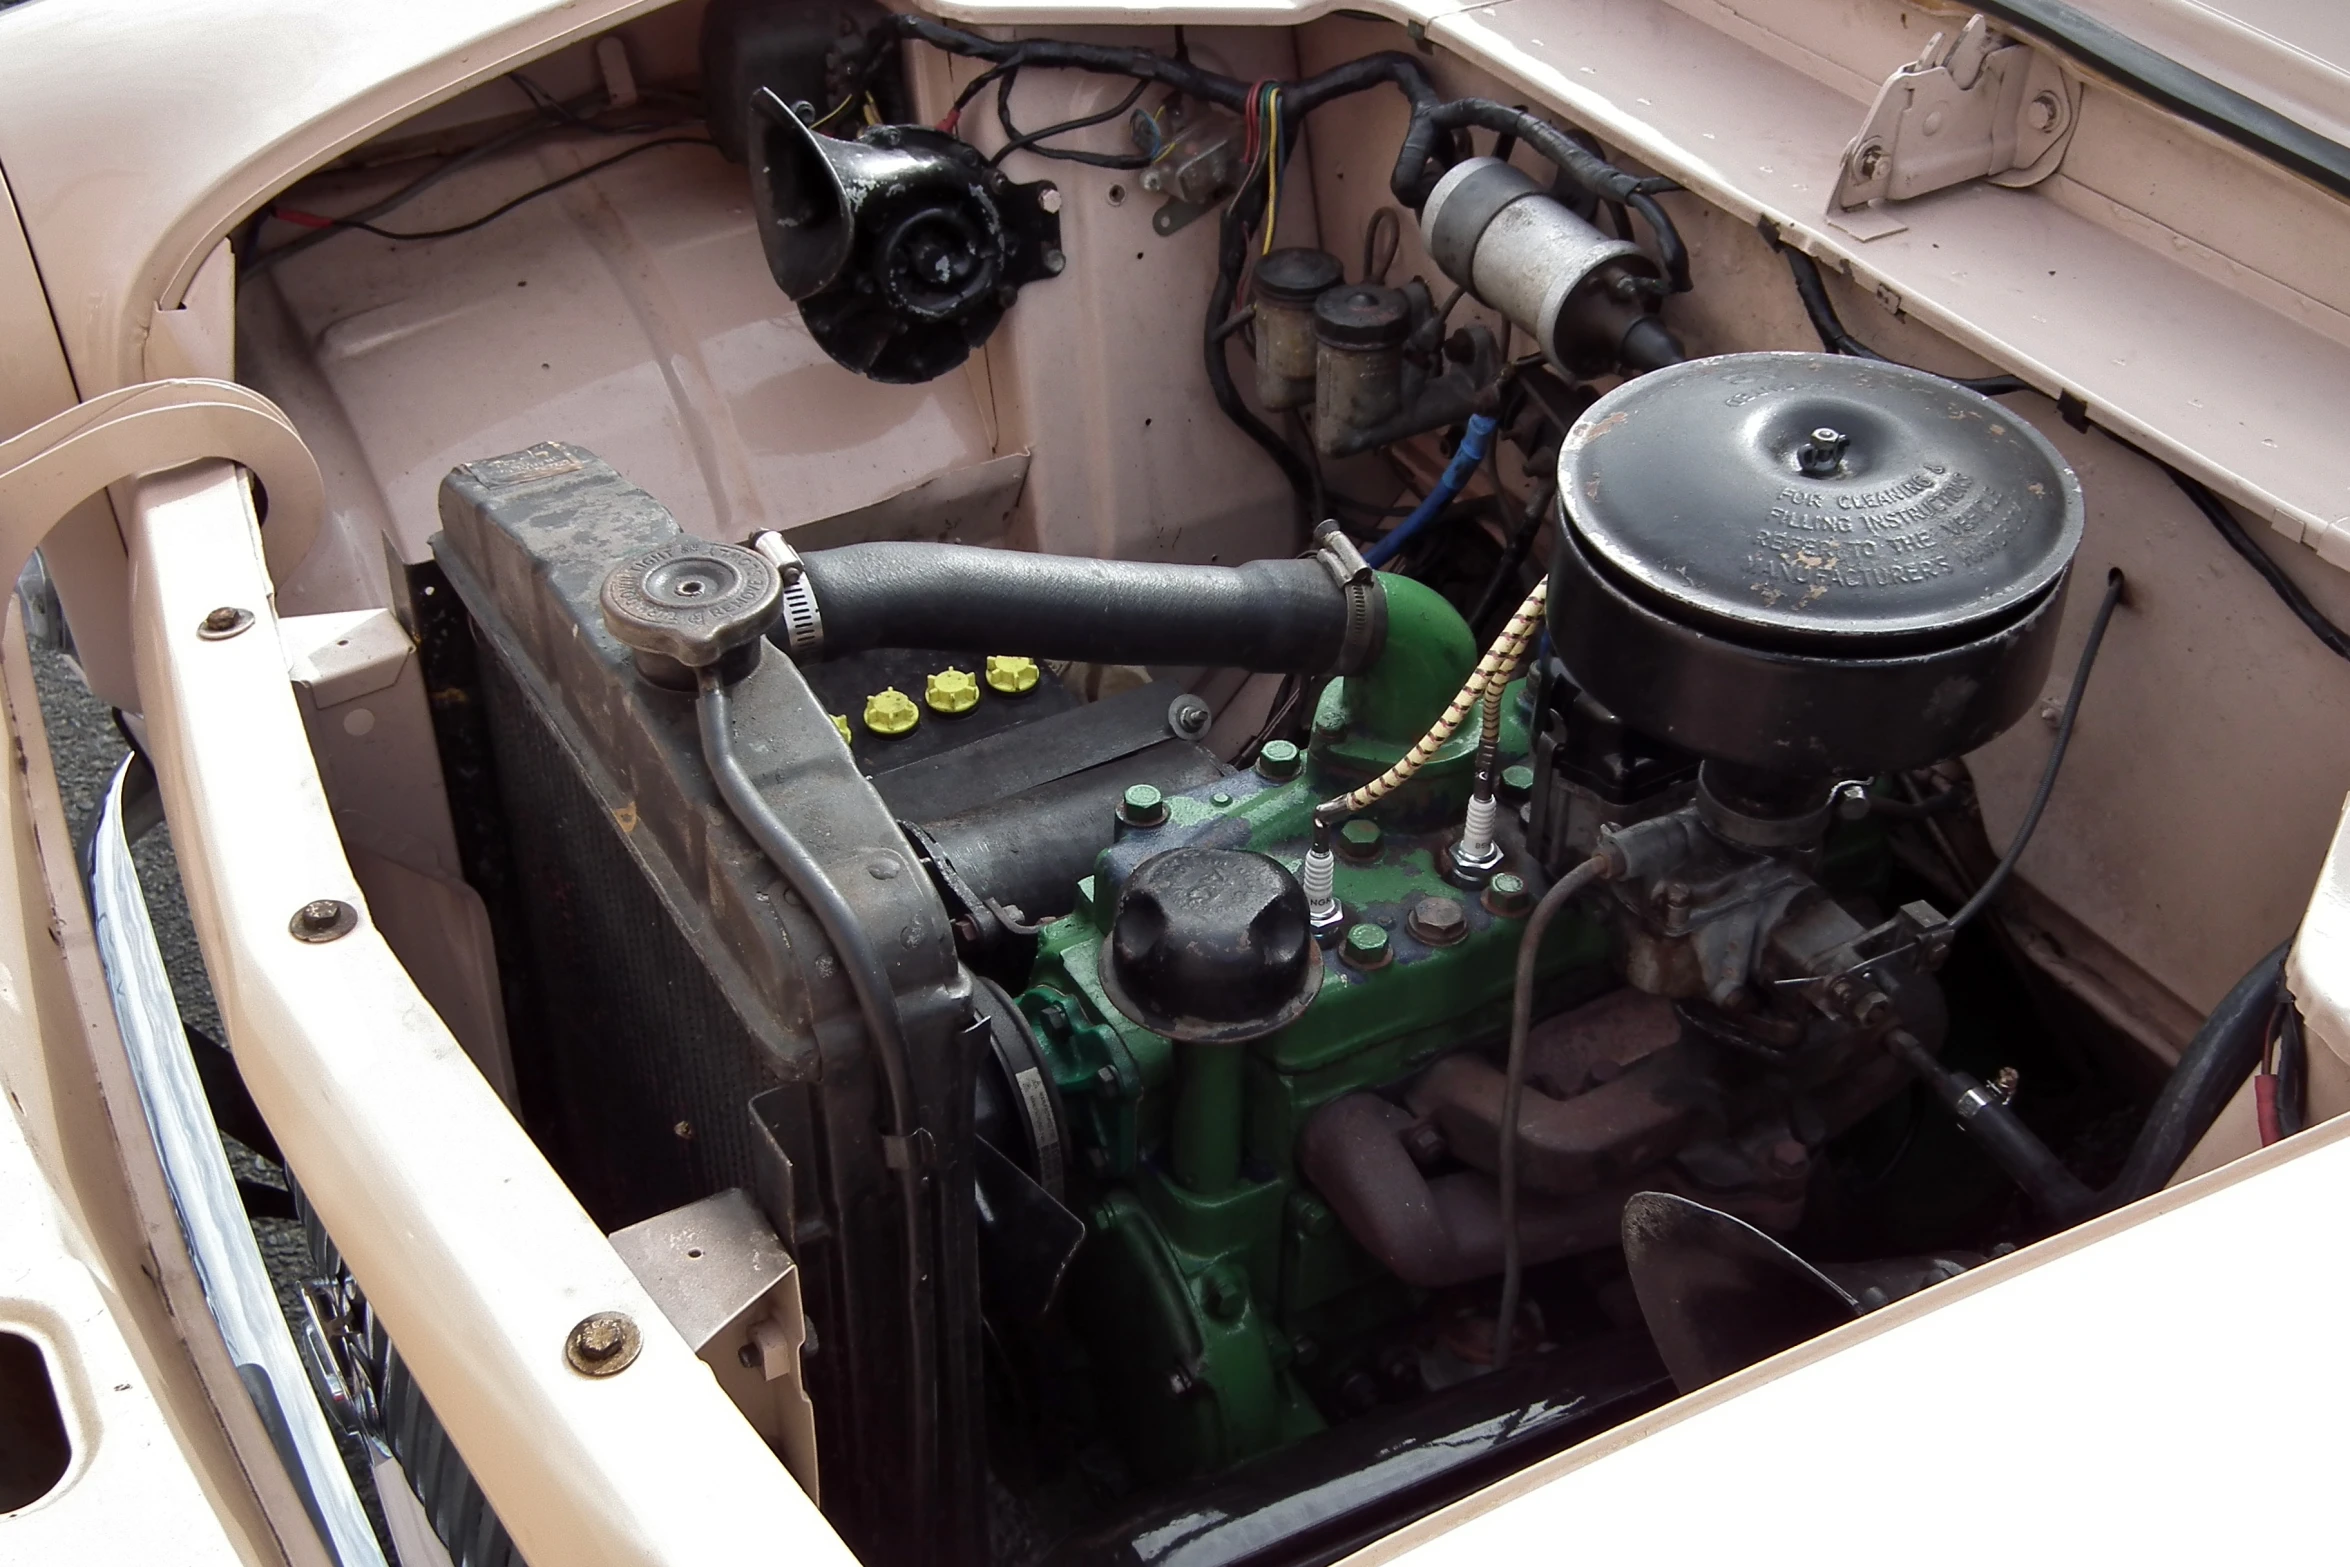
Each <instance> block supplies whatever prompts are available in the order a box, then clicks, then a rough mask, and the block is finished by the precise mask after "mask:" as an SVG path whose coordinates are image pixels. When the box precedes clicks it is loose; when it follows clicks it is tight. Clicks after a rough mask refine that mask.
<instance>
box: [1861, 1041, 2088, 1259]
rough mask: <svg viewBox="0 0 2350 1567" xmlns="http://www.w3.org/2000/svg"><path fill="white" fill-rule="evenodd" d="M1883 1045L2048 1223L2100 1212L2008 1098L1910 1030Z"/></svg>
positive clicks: (2072, 1221)
mask: <svg viewBox="0 0 2350 1567" xmlns="http://www.w3.org/2000/svg"><path fill="white" fill-rule="evenodd" d="M1885 1043H1886V1044H1887V1045H1888V1046H1890V1047H1891V1048H1892V1051H1893V1053H1894V1055H1896V1056H1897V1057H1899V1058H1900V1060H1901V1063H1902V1065H1904V1066H1906V1067H1908V1068H1909V1069H1910V1071H1911V1072H1913V1073H1915V1074H1916V1075H1917V1077H1918V1079H1919V1080H1920V1081H1921V1082H1923V1083H1924V1084H1925V1085H1926V1087H1927V1088H1928V1089H1929V1090H1931V1091H1932V1093H1933V1095H1934V1097H1935V1098H1936V1099H1939V1100H1940V1101H1941V1102H1942V1108H1943V1109H1945V1110H1948V1111H1949V1112H1950V1113H1951V1115H1952V1116H1953V1117H1954V1118H1955V1119H1956V1120H1957V1122H1958V1124H1959V1125H1960V1126H1961V1127H1963V1128H1964V1129H1965V1131H1966V1134H1967V1135H1968V1136H1969V1137H1971V1138H1973V1139H1974V1140H1975V1142H1976V1144H1977V1145H1979V1146H1980V1147H1981V1148H1982V1150H1983V1152H1985V1153H1987V1154H1989V1155H1990V1156H1991V1162H1992V1163H1994V1164H1996V1165H1998V1166H1999V1168H2000V1169H2002V1170H2005V1171H2006V1172H2007V1176H2008V1179H2010V1180H2012V1181H2014V1182H2015V1183H2016V1185H2018V1186H2020V1187H2022V1188H2023V1189H2024V1194H2025V1195H2026V1196H2028V1197H2030V1198H2031V1199H2032V1204H2033V1206H2034V1207H2036V1208H2038V1209H2039V1210H2040V1212H2041V1213H2042V1214H2043V1215H2044V1216H2046V1217H2047V1218H2048V1219H2049V1220H2050V1222H2052V1223H2055V1224H2059V1225H2072V1224H2078V1223H2080V1222H2081V1221H2082V1220H2083V1219H2086V1218H2090V1217H2092V1216H2093V1215H2095V1214H2097V1213H2098V1212H2100V1211H2101V1205H2100V1200H2099V1197H2098V1193H2097V1192H2096V1191H2095V1190H2094V1189H2093V1188H2091V1187H2090V1186H2089V1185H2088V1184H2087V1183H2085V1182H2084V1181H2082V1180H2081V1178H2080V1177H2079V1176H2077V1175H2075V1174H2073V1172H2072V1171H2070V1170H2068V1169H2066V1168H2065V1167H2064V1161H2063V1160H2061V1159H2059V1158H2057V1157H2056V1155H2055V1153H2054V1152H2052V1151H2051V1150H2050V1149H2049V1147H2048V1145H2047V1144H2046V1143H2044V1142H2042V1141H2040V1139H2039V1137H2038V1136H2037V1135H2036V1134H2035V1133H2034V1132H2033V1131H2032V1129H2031V1128H2030V1127H2028V1126H2026V1125H2024V1123H2023V1120H2022V1118H2021V1117H2019V1116H2018V1115H2017V1114H2016V1113H2015V1112H2014V1111H2013V1110H2011V1109H2009V1108H2008V1106H2007V1102H2006V1101H2005V1100H2003V1099H2001V1098H2000V1097H1999V1096H1998V1095H1997V1094H1995V1093H1993V1092H1992V1091H1991V1090H1990V1089H1989V1088H1986V1087H1985V1086H1984V1085H1983V1084H1981V1083H1979V1082H1977V1081H1976V1080H1975V1079H1974V1078H1973V1077H1971V1076H1969V1075H1968V1074H1966V1073H1964V1072H1955V1071H1952V1070H1951V1069H1949V1068H1948V1067H1945V1066H1944V1065H1943V1064H1942V1063H1941V1062H1939V1061H1937V1060H1935V1059H1934V1053H1933V1052H1932V1051H1930V1050H1928V1049H1927V1048H1926V1047H1925V1045H1924V1044H1923V1043H1922V1042H1921V1041H1920V1040H1919V1039H1918V1038H1917V1036H1916V1035H1914V1034H1912V1033H1910V1032H1909V1031H1908V1030H1907V1029H1900V1028H1897V1029H1895V1030H1894V1031H1893V1032H1892V1033H1891V1034H1889V1035H1887V1036H1886V1039H1885Z"/></svg>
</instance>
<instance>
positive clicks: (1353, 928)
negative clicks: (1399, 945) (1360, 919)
mask: <svg viewBox="0 0 2350 1567" xmlns="http://www.w3.org/2000/svg"><path fill="white" fill-rule="evenodd" d="M1338 956H1339V958H1340V959H1341V960H1342V961H1344V962H1345V963H1346V965H1347V966H1348V967H1349V968H1359V969H1363V970H1366V971H1367V970H1370V969H1382V968H1385V967H1387V965H1388V962H1389V961H1390V960H1391V959H1392V958H1393V957H1394V956H1395V953H1394V950H1393V944H1392V943H1390V942H1389V941H1388V939H1387V932H1385V931H1384V930H1381V929H1380V928H1379V927H1378V926H1376V925H1373V924H1370V923H1369V922H1367V921H1366V922H1364V923H1362V924H1359V925H1349V926H1348V927H1347V928H1346V940H1345V941H1343V942H1341V943H1340V944H1339V948H1338Z"/></svg>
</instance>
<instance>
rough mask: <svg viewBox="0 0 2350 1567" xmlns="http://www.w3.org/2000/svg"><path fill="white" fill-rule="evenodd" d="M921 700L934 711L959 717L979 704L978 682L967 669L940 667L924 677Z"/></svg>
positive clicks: (948, 716) (950, 716)
mask: <svg viewBox="0 0 2350 1567" xmlns="http://www.w3.org/2000/svg"><path fill="white" fill-rule="evenodd" d="M922 702H923V705H924V706H926V707H928V708H929V709H930V710H931V711H932V712H934V713H938V714H940V715H942V716H944V717H947V718H960V717H962V716H963V715H964V714H965V713H968V712H970V711H971V710H972V709H973V708H975V707H977V706H978V705H979V682H978V681H977V680H976V679H974V678H972V674H971V671H969V670H968V669H951V668H950V669H942V670H940V671H939V672H938V673H937V674H935V675H930V676H927V677H926V678H924V680H923V682H922Z"/></svg>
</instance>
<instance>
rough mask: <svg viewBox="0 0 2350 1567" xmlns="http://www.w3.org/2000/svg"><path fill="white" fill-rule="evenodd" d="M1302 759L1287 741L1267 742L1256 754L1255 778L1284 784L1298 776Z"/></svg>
mask: <svg viewBox="0 0 2350 1567" xmlns="http://www.w3.org/2000/svg"><path fill="white" fill-rule="evenodd" d="M1303 762H1304V757H1303V756H1302V755H1301V754H1300V753H1299V751H1298V748H1297V747H1296V746H1294V745H1291V744H1290V743H1289V742H1288V741H1287V740H1268V741H1266V742H1265V744H1264V747H1263V749H1261V750H1259V751H1258V752H1257V776H1258V777H1260V778H1267V779H1271V780H1272V781H1273V782H1275V783H1286V782H1288V781H1289V780H1290V779H1292V778H1295V777H1296V776H1297V775H1298V771H1299V769H1300V767H1301V766H1302V764H1303Z"/></svg>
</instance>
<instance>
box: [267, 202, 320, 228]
mask: <svg viewBox="0 0 2350 1567" xmlns="http://www.w3.org/2000/svg"><path fill="white" fill-rule="evenodd" d="M269 215H270V216H271V217H273V218H278V219H282V220H283V221H285V222H287V223H291V224H293V225H295V226H296V227H297V228H306V229H331V228H333V227H334V226H335V220H334V219H332V218H322V217H320V216H319V215H318V214H317V213H315V212H303V211H301V210H300V209H298V208H295V207H272V208H270V209H269Z"/></svg>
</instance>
